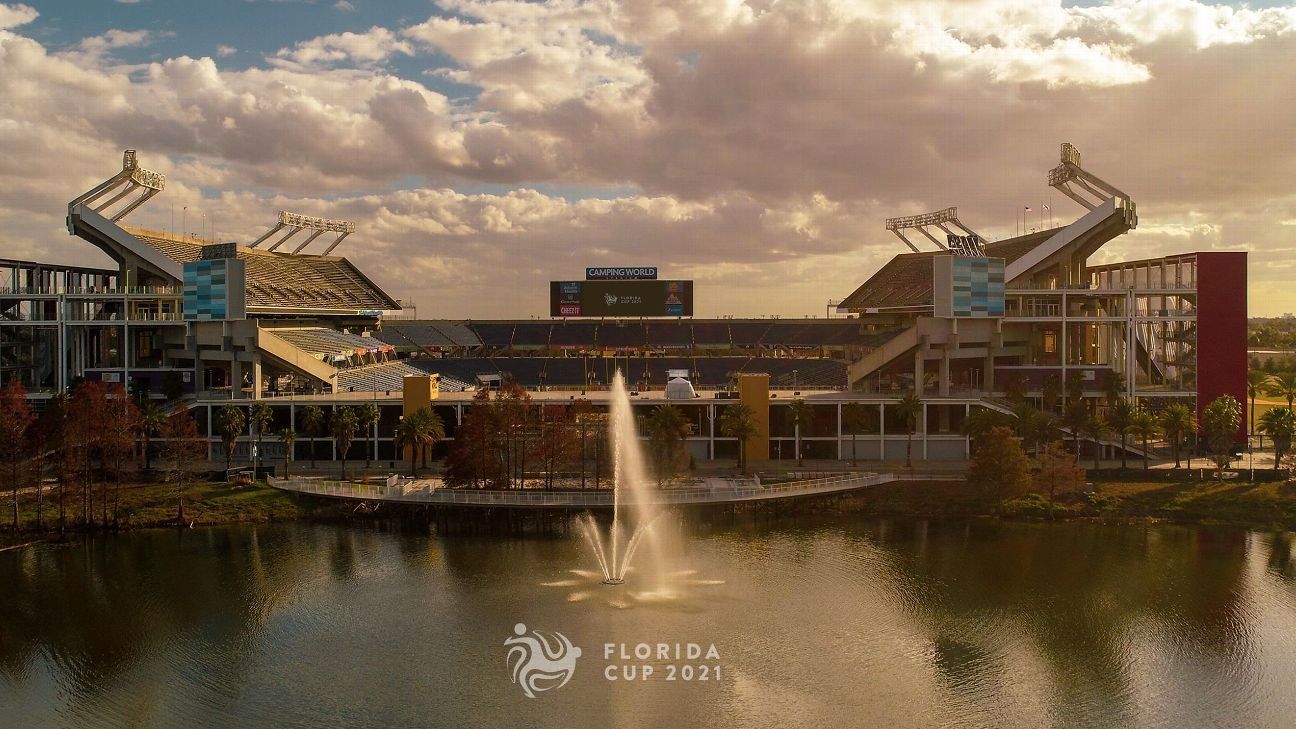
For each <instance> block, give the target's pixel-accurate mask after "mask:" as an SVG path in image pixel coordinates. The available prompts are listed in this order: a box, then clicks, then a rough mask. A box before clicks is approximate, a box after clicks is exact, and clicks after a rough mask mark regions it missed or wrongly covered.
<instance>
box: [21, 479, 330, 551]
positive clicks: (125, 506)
mask: <svg viewBox="0 0 1296 729" xmlns="http://www.w3.org/2000/svg"><path fill="white" fill-rule="evenodd" d="M105 493H106V495H107V498H108V499H109V515H110V516H109V518H110V519H111V500H112V487H111V486H109V487H108V488H107V489H106V491H105ZM101 496H102V495H101V494H100V493H99V492H98V489H96V494H95V498H96V500H98V499H100V498H101ZM183 496H184V516H185V521H186V522H190V523H192V524H194V525H195V526H212V525H218V524H259V523H266V522H277V521H292V520H295V519H305V518H310V517H316V516H329V515H334V514H337V513H340V512H338V509H339V506H338V505H337V504H330V503H327V502H321V501H319V500H316V499H303V498H300V497H296V496H294V495H292V494H288V493H285V492H283V491H280V490H278V489H274V488H271V487H269V486H266V485H264V484H259V483H258V484H252V485H249V486H243V487H242V488H234V487H233V486H231V485H230V484H227V483H225V482H223V481H221V482H201V483H196V484H194V485H192V486H190V487H188V488H187V489H185V491H184V495H183ZM65 498H66V505H67V516H68V523H69V526H71V525H72V524H74V523H79V521H80V517H81V501H80V498H81V497H80V492H79V491H77V490H76V489H69V490H68V493H67V495H66V497H65ZM119 499H120V503H119V506H118V520H119V527H120V528H123V529H139V528H142V527H154V526H165V525H171V524H174V523H175V518H176V506H177V494H176V490H175V488H174V487H173V486H172V485H170V484H155V483H140V484H123V485H122V487H121V491H120V493H119ZM19 517H20V519H21V522H22V523H23V525H24V526H25V527H26V528H27V529H28V530H29V531H28V535H29V536H30V533H31V531H30V530H32V529H33V528H34V526H35V524H36V503H35V495H34V494H27V495H26V497H25V498H24V499H23V500H22V502H21V504H20V510H19ZM95 518H96V521H100V520H102V518H103V512H102V510H101V505H100V504H99V503H98V502H96V506H95ZM5 523H7V520H0V524H5ZM57 525H58V491H57V490H56V489H48V490H47V491H46V492H45V526H46V528H47V529H48V528H56V527H57ZM19 536H20V537H21V536H22V535H19Z"/></svg>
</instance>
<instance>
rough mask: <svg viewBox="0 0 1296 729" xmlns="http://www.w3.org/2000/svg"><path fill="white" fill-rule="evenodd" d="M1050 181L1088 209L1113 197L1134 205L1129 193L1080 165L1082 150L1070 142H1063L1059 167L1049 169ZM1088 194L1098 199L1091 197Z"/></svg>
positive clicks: (1129, 206) (1051, 184)
mask: <svg viewBox="0 0 1296 729" xmlns="http://www.w3.org/2000/svg"><path fill="white" fill-rule="evenodd" d="M1048 183H1049V186H1050V187H1053V188H1054V189H1056V190H1057V191H1058V192H1060V193H1062V194H1063V195H1066V196H1067V197H1069V198H1071V199H1072V200H1075V201H1076V202H1078V203H1080V204H1081V205H1083V206H1084V207H1085V209H1087V210H1093V209H1094V208H1096V207H1098V206H1099V205H1102V204H1103V203H1105V202H1107V201H1108V200H1111V199H1112V198H1120V199H1121V200H1123V201H1124V202H1125V204H1126V207H1127V208H1131V209H1132V207H1133V202H1132V201H1131V200H1130V196H1129V195H1126V194H1125V193H1123V192H1121V191H1120V190H1118V189H1116V188H1115V187H1113V186H1112V185H1109V184H1108V183H1106V182H1104V181H1103V180H1102V179H1100V178H1099V177H1098V176H1097V175H1094V174H1091V173H1089V172H1086V171H1085V170H1084V169H1083V168H1081V167H1080V150H1078V149H1076V148H1075V145H1073V144H1071V143H1070V142H1063V143H1062V161H1061V163H1059V164H1058V166H1057V167H1054V168H1053V169H1051V170H1049V175H1048ZM1073 185H1074V187H1073ZM1086 194H1087V195H1088V196H1091V197H1093V198H1096V200H1091V199H1089V197H1087V196H1086Z"/></svg>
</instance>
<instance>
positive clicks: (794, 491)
mask: <svg viewBox="0 0 1296 729" xmlns="http://www.w3.org/2000/svg"><path fill="white" fill-rule="evenodd" d="M961 480H963V477H962V476H961V475H958V474H950V473H939V474H929V473H851V474H836V475H832V476H827V477H821V478H812V479H806V480H800V481H791V482H780V483H775V484H762V483H761V482H760V479H759V478H758V477H752V478H748V479H737V478H706V479H701V480H699V481H697V482H695V484H694V485H691V486H687V487H682V488H664V489H657V490H654V491H652V492H651V493H650V494H649V495H648V496H647V498H648V499H649V502H650V503H652V504H654V505H660V506H683V505H706V504H717V505H718V504H734V503H742V502H753V501H772V500H776V499H789V498H797V497H801V496H814V495H820V494H835V493H844V492H848V491H855V490H857V489H863V488H868V487H870V486H876V485H878V484H883V483H890V482H892V481H961ZM439 484H440V482H439V481H435V480H427V479H423V480H413V479H404V478H401V477H399V476H392V477H389V478H388V479H387V481H386V482H385V483H382V484H361V483H353V482H348V481H329V480H322V479H303V478H294V479H286V480H272V481H271V485H272V486H274V487H275V488H278V489H281V490H284V491H290V492H294V493H299V494H306V495H311V496H322V497H326V498H335V499H346V500H352V501H361V502H386V503H394V504H411V505H426V506H480V507H493V508H500V507H504V508H551V509H552V508H558V509H564V508H566V509H597V508H606V509H610V508H612V506H613V493H612V491H611V490H610V489H603V490H597V491H594V490H589V491H546V490H541V489H511V490H498V491H496V490H483V489H452V488H445V487H443V486H440V485H439Z"/></svg>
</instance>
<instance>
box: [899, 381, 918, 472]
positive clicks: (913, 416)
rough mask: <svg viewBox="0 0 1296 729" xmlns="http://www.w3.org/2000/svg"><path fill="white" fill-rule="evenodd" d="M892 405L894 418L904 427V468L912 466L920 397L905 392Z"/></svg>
mask: <svg viewBox="0 0 1296 729" xmlns="http://www.w3.org/2000/svg"><path fill="white" fill-rule="evenodd" d="M894 407H895V414H896V418H898V419H899V420H900V423H901V424H902V425H904V429H905V468H913V436H914V429H915V428H917V427H918V418H919V417H920V416H921V415H922V412H923V403H922V399H921V398H919V397H918V396H917V395H916V394H914V393H913V392H912V391H911V392H908V393H905V396H904V397H902V398H900V402H898V403H896V404H895V406H894Z"/></svg>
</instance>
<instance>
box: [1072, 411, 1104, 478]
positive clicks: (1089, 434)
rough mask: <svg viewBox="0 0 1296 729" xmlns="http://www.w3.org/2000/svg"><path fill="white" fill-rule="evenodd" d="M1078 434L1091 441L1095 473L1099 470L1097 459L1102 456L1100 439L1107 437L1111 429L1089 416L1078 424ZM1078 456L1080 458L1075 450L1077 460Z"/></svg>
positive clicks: (1093, 416)
mask: <svg viewBox="0 0 1296 729" xmlns="http://www.w3.org/2000/svg"><path fill="white" fill-rule="evenodd" d="M1080 432H1081V434H1083V435H1084V437H1086V438H1088V439H1089V440H1092V441H1093V444H1094V470H1095V471H1096V470H1098V468H1099V463H1098V457H1099V456H1101V455H1102V439H1103V438H1105V437H1107V434H1108V433H1110V432H1111V428H1110V427H1109V426H1108V425H1107V422H1106V421H1105V420H1103V419H1102V418H1100V417H1098V416H1096V415H1090V416H1089V417H1087V418H1085V420H1084V422H1083V423H1081V424H1080ZM1079 456H1080V451H1079V450H1078V449H1077V450H1076V457H1077V459H1078V458H1079Z"/></svg>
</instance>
